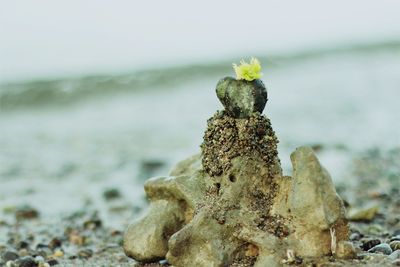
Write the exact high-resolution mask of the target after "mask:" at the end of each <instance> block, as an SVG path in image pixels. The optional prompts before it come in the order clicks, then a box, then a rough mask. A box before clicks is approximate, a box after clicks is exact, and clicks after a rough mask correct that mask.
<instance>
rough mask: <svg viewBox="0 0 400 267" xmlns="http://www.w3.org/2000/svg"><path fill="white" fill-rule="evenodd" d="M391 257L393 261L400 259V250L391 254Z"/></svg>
mask: <svg viewBox="0 0 400 267" xmlns="http://www.w3.org/2000/svg"><path fill="white" fill-rule="evenodd" d="M389 259H391V260H393V261H394V260H400V250H396V251H393V253H392V254H390V255H389Z"/></svg>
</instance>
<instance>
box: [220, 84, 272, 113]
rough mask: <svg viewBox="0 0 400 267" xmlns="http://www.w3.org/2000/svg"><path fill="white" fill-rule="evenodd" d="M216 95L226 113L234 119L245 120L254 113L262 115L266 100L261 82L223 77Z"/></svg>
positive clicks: (265, 92)
mask: <svg viewBox="0 0 400 267" xmlns="http://www.w3.org/2000/svg"><path fill="white" fill-rule="evenodd" d="M216 93H217V96H218V98H219V100H220V101H221V103H222V105H223V106H224V107H225V110H226V112H227V113H228V114H229V115H230V116H233V117H234V118H247V117H249V116H250V115H251V114H252V113H254V112H260V113H262V112H263V110H264V107H265V104H266V103H267V100H268V94H267V90H266V88H265V86H264V84H263V82H262V81H261V80H253V81H245V80H236V79H235V78H232V77H225V78H223V79H221V80H220V81H219V82H218V84H217V87H216Z"/></svg>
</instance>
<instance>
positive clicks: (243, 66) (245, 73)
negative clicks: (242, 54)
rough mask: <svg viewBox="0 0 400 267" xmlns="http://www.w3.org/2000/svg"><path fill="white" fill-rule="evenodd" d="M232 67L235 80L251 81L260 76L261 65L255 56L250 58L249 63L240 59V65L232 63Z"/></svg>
mask: <svg viewBox="0 0 400 267" xmlns="http://www.w3.org/2000/svg"><path fill="white" fill-rule="evenodd" d="M233 69H234V70H235V73H236V79H237V80H246V81H252V80H255V79H259V78H261V75H262V73H261V65H260V61H258V59H256V58H254V57H253V58H251V60H250V63H246V62H245V61H244V60H242V61H240V65H239V66H238V65H236V64H233Z"/></svg>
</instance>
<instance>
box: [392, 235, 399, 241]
mask: <svg viewBox="0 0 400 267" xmlns="http://www.w3.org/2000/svg"><path fill="white" fill-rule="evenodd" d="M396 240H397V241H400V235H395V236H392V237H391V238H390V241H396Z"/></svg>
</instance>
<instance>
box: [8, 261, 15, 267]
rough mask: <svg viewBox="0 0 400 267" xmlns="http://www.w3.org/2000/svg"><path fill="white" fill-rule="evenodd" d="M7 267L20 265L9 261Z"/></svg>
mask: <svg viewBox="0 0 400 267" xmlns="http://www.w3.org/2000/svg"><path fill="white" fill-rule="evenodd" d="M6 267H18V265H17V264H16V263H15V262H13V261H7V263H6Z"/></svg>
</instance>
